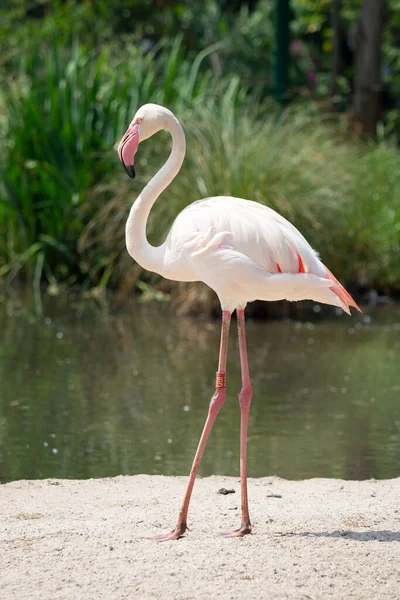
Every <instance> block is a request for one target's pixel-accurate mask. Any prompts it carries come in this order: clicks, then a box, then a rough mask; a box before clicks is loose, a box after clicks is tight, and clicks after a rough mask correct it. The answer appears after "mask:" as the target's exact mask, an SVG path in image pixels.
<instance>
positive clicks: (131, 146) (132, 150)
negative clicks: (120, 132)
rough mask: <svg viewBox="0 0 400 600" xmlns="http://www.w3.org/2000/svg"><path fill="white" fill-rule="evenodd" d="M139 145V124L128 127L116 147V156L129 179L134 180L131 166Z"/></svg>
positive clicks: (133, 171)
mask: <svg viewBox="0 0 400 600" xmlns="http://www.w3.org/2000/svg"><path fill="white" fill-rule="evenodd" d="M138 145H139V123H135V124H134V125H130V126H129V128H128V131H127V132H126V133H125V135H124V137H123V138H122V140H121V141H120V143H119V145H118V156H119V158H120V161H121V162H122V164H123V167H124V169H125V172H126V174H127V175H128V177H130V178H131V179H135V169H134V166H133V163H134V158H135V154H136V152H137V149H138Z"/></svg>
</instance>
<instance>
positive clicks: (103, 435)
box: [0, 298, 400, 482]
mask: <svg viewBox="0 0 400 600" xmlns="http://www.w3.org/2000/svg"><path fill="white" fill-rule="evenodd" d="M44 315H45V316H44V317H42V318H40V319H36V320H35V319H32V318H30V317H29V310H28V309H26V307H24V308H22V309H21V308H20V309H17V310H15V308H14V309H11V308H10V307H6V305H5V303H4V302H3V304H0V331H1V346H0V481H2V482H5V481H10V480H15V479H21V478H25V479H33V478H42V477H68V478H86V477H105V476H113V475H117V474H135V473H149V474H158V473H163V474H165V475H184V474H187V473H188V472H189V469H190V465H191V461H192V458H193V455H194V452H195V449H196V445H197V442H198V438H199V435H200V432H201V430H202V427H203V423H204V419H205V416H206V412H207V406H208V401H209V398H210V397H211V394H212V392H213V385H214V377H215V370H216V365H217V358H218V357H217V354H218V346H219V323H218V322H209V321H207V320H203V319H182V318H180V319H179V318H177V317H175V316H174V315H173V314H171V313H170V312H169V307H168V306H162V305H156V306H151V307H150V306H149V307H145V306H143V305H134V304H133V303H132V305H130V306H129V307H125V308H123V309H121V308H119V309H118V310H114V311H112V310H101V309H100V308H98V307H96V306H93V305H91V304H87V305H85V306H81V305H80V304H79V303H78V304H71V303H67V301H66V300H65V299H55V298H52V299H49V300H48V302H47V305H46V306H45V307H44ZM316 318H317V319H319V321H318V322H315V323H296V322H278V321H276V322H254V321H249V322H248V327H247V336H248V347H249V361H250V368H251V373H252V379H253V392H254V393H253V404H252V409H251V413H250V429H249V443H248V460H249V475H250V476H253V477H260V476H266V475H272V474H276V475H279V476H281V477H287V478H293V479H299V478H306V477H343V478H352V479H364V478H369V477H376V478H390V477H396V476H398V475H399V474H400V410H399V393H400V375H399V358H400V311H399V309H398V308H397V309H394V308H391V307H387V308H382V309H381V310H380V311H379V312H378V313H377V314H371V316H370V313H367V315H365V314H364V315H356V316H354V317H352V318H348V317H345V316H340V317H339V316H337V317H336V318H333V319H331V320H329V321H323V320H322V319H320V315H316ZM232 325H233V326H232V331H231V340H230V348H229V359H228V396H227V401H226V404H225V406H224V407H223V409H222V411H221V413H220V415H219V417H218V419H217V422H216V425H215V429H214V430H213V432H212V434H211V437H210V440H209V444H208V446H207V449H206V452H205V455H204V459H203V463H202V466H201V474H203V475H210V474H227V475H237V474H238V465H239V409H238V402H237V393H238V391H239V389H240V370H239V359H238V345H237V340H236V324H235V322H233V324H232Z"/></svg>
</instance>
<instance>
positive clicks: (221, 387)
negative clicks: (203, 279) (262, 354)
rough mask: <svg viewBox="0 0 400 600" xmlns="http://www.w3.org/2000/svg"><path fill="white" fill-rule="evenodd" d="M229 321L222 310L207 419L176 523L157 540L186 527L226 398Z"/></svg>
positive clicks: (180, 533) (179, 533)
mask: <svg viewBox="0 0 400 600" xmlns="http://www.w3.org/2000/svg"><path fill="white" fill-rule="evenodd" d="M230 323H231V313H230V312H229V311H227V310H224V311H223V312H222V327H221V344H220V351H219V363H218V371H217V376H216V389H215V392H214V395H213V397H212V398H211V402H210V406H209V409H208V415H207V419H206V422H205V425H204V428H203V432H202V434H201V437H200V441H199V445H198V446H197V450H196V454H195V457H194V460H193V464H192V469H191V471H190V476H189V482H188V485H187V488H186V492H185V496H184V498H183V503H182V507H181V510H180V513H179V517H178V523H177V525H176V527H175V529H174V530H173V531H171V532H170V533H167V534H165V535H160V536H157V537H156V540H157V541H158V542H166V541H168V540H177V539H179V538H180V537H182V536H183V534H184V533H185V531H186V529H187V514H188V510H189V503H190V498H191V495H192V491H193V486H194V482H195V480H196V475H197V471H198V469H199V466H200V461H201V457H202V456H203V452H204V448H205V447H206V444H207V440H208V437H209V435H210V433H211V429H212V426H213V425H214V421H215V419H216V417H217V415H218V413H219V411H220V409H221V407H222V405H223V403H224V402H225V398H226V360H227V355H228V339H229V326H230Z"/></svg>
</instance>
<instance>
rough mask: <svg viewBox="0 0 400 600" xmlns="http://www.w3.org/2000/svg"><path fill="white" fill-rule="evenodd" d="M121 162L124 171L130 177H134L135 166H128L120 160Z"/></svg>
mask: <svg viewBox="0 0 400 600" xmlns="http://www.w3.org/2000/svg"><path fill="white" fill-rule="evenodd" d="M122 164H123V165H124V169H125V173H126V174H127V175H128V177H129V178H130V179H135V168H134V166H133V165H131V166H130V167H128V166H127V165H126V164H125V163H124V162H122Z"/></svg>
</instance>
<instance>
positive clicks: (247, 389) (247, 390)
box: [222, 309, 252, 537]
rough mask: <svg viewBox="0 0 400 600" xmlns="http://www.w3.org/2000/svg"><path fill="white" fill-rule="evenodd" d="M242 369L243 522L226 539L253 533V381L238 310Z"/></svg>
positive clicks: (242, 316) (241, 318) (241, 315)
mask: <svg viewBox="0 0 400 600" xmlns="http://www.w3.org/2000/svg"><path fill="white" fill-rule="evenodd" d="M236 314H237V323H238V337H239V352H240V368H241V372H242V389H241V391H240V394H239V404H240V491H241V501H242V522H241V525H240V528H239V529H237V530H235V531H231V532H226V533H222V535H223V536H225V537H241V536H243V535H246V534H247V533H251V522H250V516H249V501H248V496H247V429H248V422H249V411H250V403H251V396H252V388H251V381H250V375H249V363H248V360H247V345H246V328H245V319H244V309H237V311H236Z"/></svg>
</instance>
